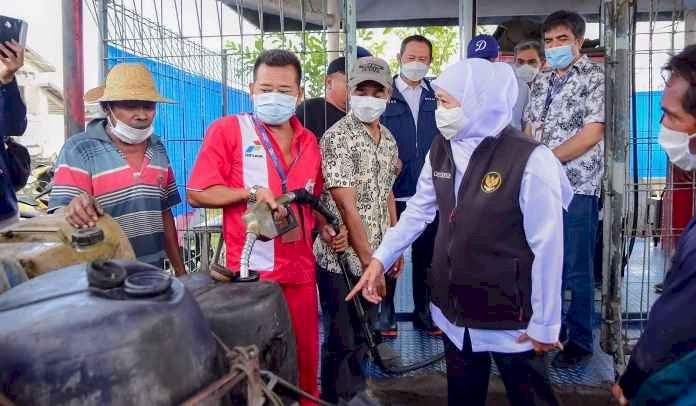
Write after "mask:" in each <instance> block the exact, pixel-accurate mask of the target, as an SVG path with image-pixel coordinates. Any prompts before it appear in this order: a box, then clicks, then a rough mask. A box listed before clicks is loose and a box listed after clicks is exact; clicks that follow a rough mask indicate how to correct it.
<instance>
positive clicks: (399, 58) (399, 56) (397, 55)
mask: <svg viewBox="0 0 696 406" xmlns="http://www.w3.org/2000/svg"><path fill="white" fill-rule="evenodd" d="M396 60H397V61H399V66H401V52H397V53H396Z"/></svg>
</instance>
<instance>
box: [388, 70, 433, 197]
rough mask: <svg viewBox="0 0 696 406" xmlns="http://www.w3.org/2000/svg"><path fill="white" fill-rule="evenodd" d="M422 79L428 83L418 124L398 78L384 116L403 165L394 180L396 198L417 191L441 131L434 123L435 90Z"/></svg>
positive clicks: (421, 99) (424, 90) (421, 102)
mask: <svg viewBox="0 0 696 406" xmlns="http://www.w3.org/2000/svg"><path fill="white" fill-rule="evenodd" d="M423 80H424V81H425V86H424V88H423V91H422V92H421V98H420V107H419V109H418V123H417V125H416V123H415V122H414V120H413V114H412V112H411V109H410V107H409V106H408V103H407V102H406V100H405V99H404V96H403V95H402V94H401V92H399V89H398V88H397V86H396V77H394V84H393V94H392V97H391V100H389V103H388V104H387V110H386V111H385V112H384V114H383V115H382V119H381V121H382V124H383V125H384V126H385V127H387V128H388V129H389V131H390V132H391V133H392V135H393V136H394V138H395V139H396V145H397V146H398V148H399V159H400V160H401V162H402V163H403V165H404V166H403V169H402V170H401V172H400V173H399V177H398V178H397V179H396V182H395V183H394V196H395V197H396V198H402V197H411V196H413V195H414V194H416V184H417V183H418V177H419V176H420V173H421V170H422V169H423V164H424V163H425V156H426V155H427V154H428V151H429V150H430V144H432V143H433V139H434V138H435V135H437V134H438V133H439V130H438V129H437V125H435V109H436V108H437V100H436V99H435V92H434V91H433V89H432V87H430V82H429V81H427V80H426V79H423Z"/></svg>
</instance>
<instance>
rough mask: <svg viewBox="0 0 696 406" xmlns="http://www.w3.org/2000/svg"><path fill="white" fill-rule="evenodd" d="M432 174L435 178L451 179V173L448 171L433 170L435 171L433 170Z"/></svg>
mask: <svg viewBox="0 0 696 406" xmlns="http://www.w3.org/2000/svg"><path fill="white" fill-rule="evenodd" d="M433 176H434V177H436V178H442V179H452V174H451V173H449V172H438V171H435V172H433Z"/></svg>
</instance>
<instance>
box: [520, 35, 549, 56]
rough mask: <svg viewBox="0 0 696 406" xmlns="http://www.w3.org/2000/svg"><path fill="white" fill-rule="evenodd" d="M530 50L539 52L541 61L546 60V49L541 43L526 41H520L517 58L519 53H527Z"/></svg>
mask: <svg viewBox="0 0 696 406" xmlns="http://www.w3.org/2000/svg"><path fill="white" fill-rule="evenodd" d="M528 49H533V50H535V51H537V53H538V54H539V58H540V59H542V60H543V59H544V48H543V47H542V46H541V43H540V42H539V41H536V40H533V39H532V40H524V41H520V42H518V43H517V45H515V56H517V54H518V53H520V52H522V51H526V50H528Z"/></svg>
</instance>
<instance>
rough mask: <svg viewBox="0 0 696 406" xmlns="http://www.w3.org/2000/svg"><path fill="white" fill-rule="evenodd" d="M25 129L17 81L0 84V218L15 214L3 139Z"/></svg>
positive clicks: (15, 208)
mask: <svg viewBox="0 0 696 406" xmlns="http://www.w3.org/2000/svg"><path fill="white" fill-rule="evenodd" d="M26 129H27V108H26V106H25V105H24V102H23V101H22V96H21V95H20V93H19V87H18V86H17V81H16V80H14V79H13V80H12V82H10V83H8V84H6V85H0V220H6V219H8V218H10V217H13V216H16V215H17V196H16V195H15V191H14V186H13V185H12V180H11V179H10V174H9V173H8V172H7V160H8V159H9V156H8V152H7V149H6V148H5V140H7V137H16V136H19V135H22V134H24V131H25V130H26Z"/></svg>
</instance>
